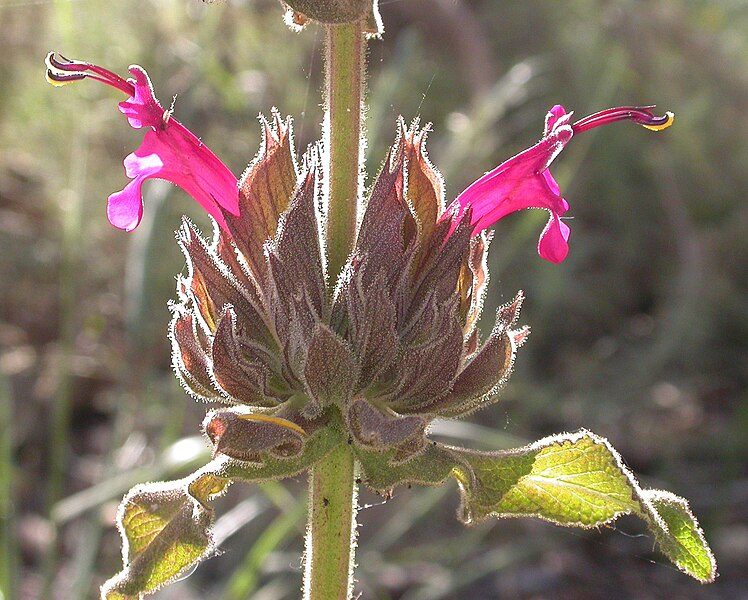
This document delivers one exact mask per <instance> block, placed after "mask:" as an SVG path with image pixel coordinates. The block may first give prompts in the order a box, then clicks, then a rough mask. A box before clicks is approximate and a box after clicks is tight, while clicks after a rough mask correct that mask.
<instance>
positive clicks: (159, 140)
mask: <svg viewBox="0 0 748 600" xmlns="http://www.w3.org/2000/svg"><path fill="white" fill-rule="evenodd" d="M288 4H289V5H291V6H287V10H288V16H289V22H291V23H292V24H293V25H294V26H300V25H304V24H306V22H308V21H313V22H315V23H316V26H320V27H323V28H324V30H325V32H326V53H327V56H326V89H325V110H326V118H325V124H324V139H323V140H322V141H321V142H319V143H316V144H313V145H311V146H310V147H309V148H308V149H307V150H306V151H305V152H304V153H303V155H302V156H301V157H298V156H297V154H296V149H295V146H294V140H293V127H292V120H291V119H290V118H285V119H284V118H283V117H281V115H280V113H279V112H278V111H276V110H275V109H273V110H272V113H271V117H270V119H269V120H266V119H264V118H263V119H261V130H262V142H261V144H260V150H259V152H258V154H257V156H256V157H255V159H254V160H253V161H252V162H251V164H250V165H249V167H248V169H247V170H246V172H245V173H244V174H243V176H242V177H241V179H240V180H237V178H236V177H235V176H234V175H233V174H232V173H231V171H230V170H229V169H228V168H227V167H226V166H225V165H224V164H223V163H222V162H221V161H220V160H219V159H218V158H217V157H216V156H215V155H214V154H213V153H212V152H211V151H210V150H209V149H208V148H207V146H206V145H205V144H203V143H202V141H200V140H199V139H198V138H197V137H196V136H195V135H193V134H192V133H191V132H190V131H189V130H188V129H187V128H186V127H185V126H184V125H182V124H181V123H180V122H179V121H177V119H176V118H175V116H174V115H172V112H171V111H170V110H165V109H164V107H163V105H161V104H160V103H159V102H158V101H157V100H156V98H155V95H154V91H153V87H152V85H151V82H150V80H149V78H148V75H147V74H146V72H145V70H144V69H142V68H141V67H138V66H132V67H130V74H131V75H132V78H130V79H124V78H122V77H120V76H118V75H116V74H114V73H113V72H111V71H109V70H106V69H104V68H102V67H99V66H97V65H94V64H91V63H87V62H80V61H75V60H68V59H65V58H63V57H61V56H59V55H56V54H54V53H51V54H50V55H49V56H48V58H47V67H48V69H47V78H48V80H49V81H50V82H51V83H53V84H55V85H62V84H66V83H70V82H75V81H79V80H82V79H93V80H95V81H99V82H101V83H105V84H107V85H109V86H111V87H113V88H115V89H116V90H118V91H119V92H120V93H122V94H124V96H125V99H124V100H122V101H121V102H120V103H119V110H120V112H122V113H123V114H124V115H125V116H126V117H127V120H128V122H129V124H130V125H131V126H132V127H134V128H137V129H143V130H145V135H144V138H143V143H142V145H141V146H140V147H139V148H138V149H137V150H136V151H135V152H133V153H132V154H130V155H129V156H128V157H127V158H126V159H125V170H126V174H127V177H128V178H129V179H131V181H130V182H129V183H128V184H127V185H126V186H125V187H124V189H123V190H122V191H119V192H116V193H114V194H112V195H111V196H110V197H109V200H108V205H107V215H108V218H109V221H110V222H111V223H112V224H113V225H114V226H116V227H119V228H121V229H124V230H128V231H129V230H132V229H134V228H135V227H137V226H138V224H139V222H140V220H141V216H142V213H143V208H142V196H141V186H142V184H143V182H144V181H145V180H146V179H148V178H151V177H157V178H161V179H166V180H168V181H170V182H172V183H174V184H176V185H178V186H180V187H182V188H183V189H184V190H185V191H186V192H187V193H188V194H189V195H191V196H192V197H193V198H194V199H195V200H196V201H197V202H198V203H199V204H200V205H201V206H202V207H203V208H204V209H205V211H207V213H208V214H209V215H210V216H211V217H212V219H213V221H214V222H215V228H214V231H213V234H212V235H211V236H207V237H205V236H203V235H202V234H201V233H200V232H199V231H198V230H197V229H196V227H195V226H194V225H193V224H192V223H191V222H189V221H188V220H187V219H186V218H185V220H184V223H183V224H182V226H181V228H180V229H179V230H178V232H177V241H178V243H179V245H180V247H181V248H182V250H183V252H184V255H185V258H186V261H187V267H188V274H187V275H180V276H179V277H178V279H177V301H176V302H174V303H173V305H172V311H173V318H172V321H171V325H170V337H171V340H172V345H173V365H174V369H175V371H176V373H177V376H178V378H179V380H180V381H181V383H182V384H183V386H184V388H185V389H186V390H187V392H188V393H189V394H190V395H192V396H194V397H195V398H197V399H200V400H203V401H206V402H208V403H210V404H211V408H210V410H209V411H208V413H207V416H206V417H205V420H204V422H203V424H202V431H203V433H204V434H205V437H206V442H207V443H209V444H210V445H211V447H212V451H213V459H212V460H211V461H210V462H209V463H208V464H207V465H205V466H204V467H203V468H201V469H199V470H198V471H196V472H195V473H193V474H192V475H190V476H188V477H186V478H184V479H182V480H179V481H173V482H165V483H155V484H154V483H149V484H143V485H139V486H136V487H135V488H134V489H132V490H131V491H130V492H129V493H128V494H127V495H126V496H125V498H124V500H123V501H122V504H121V506H120V509H119V514H118V523H117V524H118V527H119V530H120V532H121V534H122V543H123V560H124V567H123V569H122V571H121V572H120V573H119V574H117V575H115V576H114V577H113V578H112V579H110V580H109V581H108V582H107V583H106V584H105V585H104V586H103V588H102V598H105V599H108V600H113V599H125V598H127V599H130V598H140V597H143V596H145V595H147V594H149V593H152V592H154V591H155V590H157V589H159V588H160V587H162V586H163V585H165V584H167V583H169V582H171V581H173V580H174V579H176V578H178V577H179V576H180V575H182V574H183V573H185V572H187V571H189V570H190V569H192V568H193V567H194V565H195V564H196V563H198V562H199V561H201V560H203V559H204V558H206V557H208V556H210V555H212V554H214V553H215V551H216V548H215V544H214V542H213V534H212V527H213V522H214V509H213V507H212V501H213V499H214V498H216V497H217V496H218V495H220V494H223V493H224V492H225V490H226V489H227V488H228V486H229V485H230V484H231V483H234V482H244V483H253V482H263V481H267V480H276V479H281V478H285V477H291V476H295V475H298V474H300V473H303V472H308V473H309V519H308V526H307V534H306V551H305V556H304V562H305V576H304V597H305V598H309V599H314V600H334V599H340V600H345V599H348V598H351V597H352V594H353V587H354V578H353V564H354V560H353V554H354V548H355V536H356V520H355V519H356V510H357V490H358V486H359V485H364V486H366V487H368V488H370V489H372V490H375V491H377V492H380V493H384V494H391V493H392V490H393V489H394V488H396V487H397V486H400V485H404V484H408V485H410V484H421V485H428V486H436V485H441V484H443V483H445V482H446V481H447V480H448V479H450V478H454V479H455V480H456V481H457V483H458V485H459V489H460V494H461V505H460V509H459V511H458V518H459V519H460V520H462V521H463V522H464V523H466V524H471V523H475V522H479V521H482V520H484V519H488V518H494V517H496V518H501V517H519V516H527V517H537V518H541V519H545V520H547V521H551V522H553V523H556V524H558V525H562V526H572V527H587V528H590V527H597V526H600V525H602V524H605V523H608V522H610V521H612V520H614V519H615V518H617V517H618V516H619V515H622V514H634V515H637V516H638V517H640V518H641V519H642V520H643V521H644V522H645V523H646V525H647V526H648V528H649V529H650V530H651V532H652V534H653V536H654V539H655V540H656V542H657V545H658V546H659V548H660V550H661V551H662V552H663V553H664V554H665V555H666V556H667V557H668V558H669V559H670V560H671V561H672V562H673V563H674V564H675V565H677V566H678V568H680V569H681V570H682V571H684V572H685V573H687V574H689V575H691V576H692V577H694V578H696V579H697V580H699V581H702V582H709V581H712V580H713V579H714V577H715V562H714V559H713V557H712V554H711V552H710V550H709V548H708V546H707V544H706V541H705V539H704V536H703V534H702V531H701V529H700V528H699V526H698V524H697V522H696V519H695V518H694V516H693V515H692V514H691V512H690V510H689V507H688V504H687V502H686V501H685V500H684V499H682V498H679V497H677V496H675V495H673V494H671V493H669V492H665V491H660V490H650V489H642V488H641V487H640V486H639V484H638V483H637V481H636V479H635V478H634V476H633V475H632V473H631V472H630V471H629V470H628V469H627V468H626V466H625V465H624V464H623V461H622V459H621V457H620V456H619V455H618V453H617V452H616V451H615V450H614V449H613V448H612V446H611V445H610V444H609V443H608V441H607V440H605V439H604V438H602V437H600V436H597V435H595V434H593V433H590V432H589V431H586V430H582V431H578V432H576V433H571V434H570V433H562V434H559V435H555V436H551V437H547V438H544V439H541V440H539V441H537V442H535V443H533V444H530V445H528V446H525V447H523V448H516V449H512V450H500V451H495V452H480V451H475V450H469V449H466V448H460V447H455V446H449V445H445V444H442V443H439V442H436V441H434V440H431V439H430V438H429V435H428V433H429V427H430V424H431V423H432V422H433V421H434V419H458V418H461V417H464V416H466V415H469V414H471V413H473V412H475V411H477V410H479V409H483V408H486V407H487V406H489V405H490V404H492V403H493V402H495V401H496V400H497V399H498V393H499V391H500V390H501V388H502V387H503V386H504V385H506V383H507V380H508V379H509V376H510V373H511V371H512V366H513V364H514V361H515V357H516V354H517V351H518V349H519V347H520V346H521V345H522V344H523V343H524V342H525V340H526V339H527V337H528V334H529V329H528V328H527V327H526V326H522V325H518V324H517V323H518V319H519V313H520V307H521V304H522V300H523V295H522V292H519V293H518V294H517V296H516V298H515V299H514V300H512V301H511V302H509V303H507V304H505V305H504V306H502V307H501V308H499V310H498V311H497V314H496V320H495V325H494V327H493V330H492V331H491V333H490V334H489V335H488V336H487V338H486V339H485V340H481V339H480V333H479V330H478V328H477V326H476V323H477V321H478V318H479V316H480V313H481V307H482V303H483V297H484V295H485V292H486V285H487V282H488V272H487V267H486V254H487V251H488V246H489V242H490V240H491V235H490V233H488V232H487V228H488V227H490V226H491V225H493V224H494V223H495V222H496V221H497V220H499V219H501V218H502V217H504V216H505V215H507V214H509V213H512V212H514V211H517V210H521V209H525V208H540V209H544V210H546V211H548V212H549V214H550V218H549V221H548V224H547V225H546V227H545V229H544V230H543V231H542V233H541V235H540V240H539V242H538V252H539V254H540V256H541V257H543V258H545V259H547V260H550V261H552V262H556V263H558V262H561V261H563V260H564V258H565V257H566V255H567V253H568V250H569V244H568V240H569V234H570V230H569V227H568V225H567V224H566V223H565V222H564V221H563V220H562V217H563V216H564V214H565V213H567V211H568V210H569V204H568V203H567V202H566V200H565V199H564V198H563V197H562V195H561V192H560V190H559V186H558V184H557V183H556V181H555V180H554V178H553V176H552V175H551V173H550V170H549V167H550V165H551V163H552V161H553V160H554V159H555V158H556V157H557V156H558V154H559V153H560V152H561V150H562V149H563V148H564V146H565V145H566V144H567V143H569V142H570V140H571V139H572V138H573V136H575V135H578V134H580V133H583V132H584V131H586V130H588V129H591V128H593V127H597V126H600V125H605V124H608V123H612V122H615V121H621V120H627V121H632V122H634V123H637V124H640V125H643V126H644V127H646V128H649V129H653V130H659V129H664V128H665V127H667V126H669V125H670V124H671V123H672V121H673V116H672V114H670V113H667V114H666V115H665V116H663V117H658V116H656V115H655V114H654V113H653V108H654V107H652V106H646V107H620V108H612V109H608V110H604V111H602V112H599V113H596V114H593V115H590V116H588V117H585V118H583V119H580V120H576V121H574V120H573V119H572V113H570V112H566V110H565V109H564V108H563V107H561V106H554V107H552V108H551V109H550V111H549V112H548V114H547V116H546V119H545V128H544V132H543V135H542V137H541V139H540V141H539V142H538V143H537V144H535V145H534V146H532V147H531V148H529V149H527V150H525V151H524V152H521V153H520V154H518V155H516V156H514V157H512V158H510V159H509V160H507V161H506V162H504V163H502V164H501V165H499V166H498V167H496V168H495V169H493V170H491V171H489V172H488V173H486V174H485V175H483V176H482V177H480V178H479V179H477V180H476V181H475V182H474V183H473V184H471V185H470V186H468V188H467V189H466V190H465V191H463V192H462V193H461V194H459V195H458V196H457V197H456V198H455V199H454V201H453V202H451V203H450V204H448V205H447V204H446V203H445V199H444V189H443V182H442V178H441V176H440V174H439V172H438V171H437V169H436V168H435V167H434V166H433V165H432V164H431V162H430V161H429V158H428V155H427V152H426V137H427V133H428V131H429V127H428V126H425V127H421V126H420V123H419V120H418V119H416V120H414V121H413V122H411V123H410V124H408V123H406V122H405V121H404V120H403V119H400V120H398V122H397V123H396V124H395V127H394V129H395V136H394V142H393V143H392V145H391V147H390V149H389V151H388V153H387V155H386V156H385V158H384V162H383V164H382V167H381V170H380V172H379V174H378V175H377V176H376V177H375V178H374V180H373V183H372V184H371V186H370V189H368V191H366V192H365V191H364V189H363V187H362V183H361V182H362V181H363V176H362V167H361V165H362V157H361V155H362V149H363V148H364V147H365V144H364V143H363V141H362V137H361V135H362V134H361V118H362V111H363V106H364V105H363V89H364V88H363V73H364V56H365V53H364V45H365V43H366V39H367V36H370V35H372V34H378V33H379V32H380V27H381V25H380V20H379V16H378V14H377V12H376V3H374V4H372V2H371V0H330V1H329V2H303V1H301V0H299V1H298V4H297V2H292V1H291V0H288ZM369 126H370V127H381V126H382V124H379V123H371V124H370V125H369Z"/></svg>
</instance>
